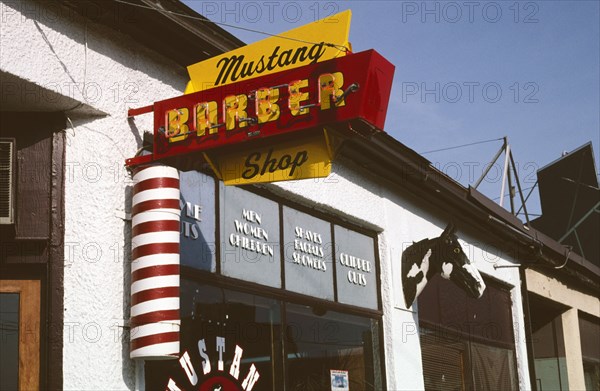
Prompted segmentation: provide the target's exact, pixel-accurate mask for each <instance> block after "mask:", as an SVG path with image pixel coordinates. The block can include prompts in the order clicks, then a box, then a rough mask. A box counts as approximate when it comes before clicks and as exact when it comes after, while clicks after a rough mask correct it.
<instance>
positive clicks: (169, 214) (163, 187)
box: [130, 165, 181, 360]
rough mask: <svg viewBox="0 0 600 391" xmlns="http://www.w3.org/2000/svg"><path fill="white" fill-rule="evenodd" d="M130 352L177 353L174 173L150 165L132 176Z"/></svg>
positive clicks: (144, 355)
mask: <svg viewBox="0 0 600 391" xmlns="http://www.w3.org/2000/svg"><path fill="white" fill-rule="evenodd" d="M133 180H134V183H135V185H134V187H133V201H132V215H133V217H132V234H131V236H132V240H131V241H132V246H131V248H132V263H131V352H130V357H131V358H133V359H145V360H152V359H154V360H166V359H176V358H178V357H179V326H180V315H179V224H180V215H181V209H180V207H179V174H178V171H177V169H175V168H172V167H168V166H163V165H152V166H145V167H140V168H138V169H136V170H135V171H134V175H133Z"/></svg>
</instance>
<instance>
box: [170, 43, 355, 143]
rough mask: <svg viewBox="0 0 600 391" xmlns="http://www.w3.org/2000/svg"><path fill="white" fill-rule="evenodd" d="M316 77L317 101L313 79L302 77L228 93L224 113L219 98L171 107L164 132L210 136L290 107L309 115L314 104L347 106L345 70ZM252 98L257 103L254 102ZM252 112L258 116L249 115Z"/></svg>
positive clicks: (173, 137)
mask: <svg viewBox="0 0 600 391" xmlns="http://www.w3.org/2000/svg"><path fill="white" fill-rule="evenodd" d="M284 53H285V52H284ZM242 57H243V56H242ZM316 81H317V82H318V85H319V88H318V97H317V100H316V102H313V103H310V102H309V101H310V99H311V96H310V93H309V92H308V91H307V88H308V85H309V84H308V83H309V79H302V80H294V81H291V82H289V83H288V84H281V85H278V86H274V87H263V88H259V89H257V90H256V91H251V92H249V93H248V94H239V95H228V96H226V97H225V98H223V101H222V102H220V103H221V107H222V110H221V112H220V115H219V110H218V107H219V104H218V102H217V101H208V102H198V103H197V104H195V105H193V106H192V107H180V108H176V109H172V110H167V111H166V112H165V130H164V135H165V137H166V138H167V139H168V140H169V143H176V142H180V141H182V140H185V139H187V138H188V137H189V136H190V135H191V134H195V136H196V137H209V136H211V135H218V133H219V128H225V131H234V130H239V129H243V128H246V127H248V126H249V125H251V124H264V123H268V122H273V121H277V120H278V119H279V117H280V114H281V110H288V111H289V113H290V114H291V115H292V116H302V115H307V114H308V113H309V112H310V110H311V108H318V109H320V110H330V109H332V108H335V107H342V106H345V99H346V98H345V97H344V98H342V96H343V95H344V91H343V85H344V75H343V74H342V73H341V72H333V73H324V74H322V75H320V76H319V77H318V78H317V79H316ZM286 87H287V105H286V104H281V102H280V95H281V89H283V88H286ZM249 101H253V102H254V104H253V105H250V104H249ZM252 112H253V113H252ZM249 113H250V114H253V115H254V116H249ZM213 137H214V136H213Z"/></svg>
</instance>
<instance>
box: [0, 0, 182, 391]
mask: <svg viewBox="0 0 600 391" xmlns="http://www.w3.org/2000/svg"><path fill="white" fill-rule="evenodd" d="M1 7H2V8H1V11H2V18H3V19H2V24H1V26H2V27H1V31H0V32H1V50H2V55H1V56H0V68H1V69H2V70H3V71H4V72H7V73H11V74H13V75H16V76H18V77H19V78H21V79H24V80H29V81H31V82H32V83H34V84H35V86H37V87H40V88H38V89H36V88H35V86H34V87H32V86H31V85H30V86H29V87H28V88H29V93H30V94H37V96H35V95H31V96H29V98H28V99H32V98H33V97H36V99H38V100H40V101H42V102H43V100H44V99H46V98H47V97H46V96H45V95H44V94H43V93H42V92H41V91H43V89H44V88H45V89H50V90H52V91H56V92H59V93H60V94H62V95H65V96H69V97H71V98H73V99H75V100H77V101H79V102H82V103H85V104H86V105H87V106H89V107H91V108H93V109H94V110H90V109H86V110H81V108H78V109H76V110H73V111H68V112H67V113H66V114H67V116H68V117H69V119H70V120H71V122H72V125H73V126H72V127H70V128H68V129H67V144H66V176H65V179H66V184H65V275H64V297H65V302H64V323H65V328H64V350H63V372H64V388H65V389H67V390H93V389H96V390H125V389H134V388H135V370H134V366H135V365H134V363H133V362H132V361H131V360H130V359H129V338H128V336H127V335H124V336H123V335H122V333H123V326H124V325H125V324H126V322H127V320H128V318H129V310H128V306H129V304H128V302H129V281H128V278H129V256H130V254H129V241H130V239H129V232H128V226H129V223H128V222H126V221H125V220H124V218H125V211H129V205H130V202H131V201H130V195H129V194H130V190H131V189H130V187H131V181H130V179H129V176H128V175H127V172H126V171H125V169H124V161H125V159H126V158H129V157H132V156H133V155H134V154H135V153H136V150H137V149H138V147H139V146H140V144H139V142H140V141H141V134H142V132H143V131H144V130H149V131H151V130H152V114H149V115H145V116H141V117H138V118H137V119H136V120H135V122H134V123H129V122H128V120H127V109H128V108H129V107H142V106H146V105H149V104H151V103H153V102H154V101H157V100H161V99H165V98H168V97H172V96H177V95H181V93H182V91H183V89H184V87H185V82H186V74H185V70H184V69H181V68H180V67H178V66H177V65H176V64H175V63H172V62H170V61H169V60H167V59H164V58H162V57H160V56H158V55H156V54H154V53H152V52H150V51H149V50H146V49H143V48H141V47H139V46H138V45H137V44H136V43H135V42H133V40H131V39H130V38H128V37H126V36H123V35H119V34H118V33H116V32H114V31H111V30H109V29H106V28H104V27H102V26H100V25H97V24H94V23H93V22H89V21H88V22H86V20H85V19H84V18H82V17H81V16H80V15H78V14H76V13H74V12H72V11H68V10H65V9H63V8H61V7H60V6H58V5H56V4H50V3H44V2H36V3H34V2H29V1H23V2H8V1H7V2H5V3H2V4H1ZM115 17H121V16H115ZM46 103H47V106H48V108H49V109H52V108H53V106H52V102H46ZM100 112H102V113H105V115H102V116H98V115H97V114H98V113H100ZM90 113H95V116H90Z"/></svg>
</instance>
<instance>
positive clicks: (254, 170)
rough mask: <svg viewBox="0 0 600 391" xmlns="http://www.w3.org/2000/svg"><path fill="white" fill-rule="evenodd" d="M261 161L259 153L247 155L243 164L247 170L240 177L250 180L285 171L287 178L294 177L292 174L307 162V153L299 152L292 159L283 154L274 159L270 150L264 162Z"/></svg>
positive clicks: (290, 156)
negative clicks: (287, 171) (286, 171)
mask: <svg viewBox="0 0 600 391" xmlns="http://www.w3.org/2000/svg"><path fill="white" fill-rule="evenodd" d="M262 159H263V156H262V153H260V152H253V153H251V154H250V155H248V157H247V158H246V162H245V163H244V167H245V168H247V169H246V170H244V172H242V177H243V178H244V179H252V178H254V177H255V176H257V175H258V174H260V175H265V174H266V173H267V172H268V173H273V172H275V171H277V170H287V169H289V170H290V172H289V174H288V176H290V177H291V176H294V172H296V170H297V169H298V168H299V167H300V166H301V165H303V164H304V163H306V162H307V161H308V152H307V151H299V152H298V153H296V156H294V157H292V155H288V154H284V155H282V156H281V157H279V158H275V157H273V148H271V149H269V152H267V154H266V155H265V157H264V160H262ZM261 161H262V162H261Z"/></svg>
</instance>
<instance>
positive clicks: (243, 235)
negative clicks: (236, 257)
mask: <svg viewBox="0 0 600 391" xmlns="http://www.w3.org/2000/svg"><path fill="white" fill-rule="evenodd" d="M242 219H243V220H246V221H240V220H237V219H234V220H233V224H234V227H235V230H236V232H237V234H236V233H232V234H230V235H229V244H230V245H232V246H233V247H240V248H242V249H244V250H248V251H252V252H255V253H257V254H262V255H269V256H271V257H273V256H274V254H275V251H274V249H273V246H270V245H269V244H268V241H269V234H268V232H267V231H265V229H263V228H262V227H260V224H262V217H261V216H260V214H258V213H256V212H255V211H253V210H250V209H243V210H242Z"/></svg>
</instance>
